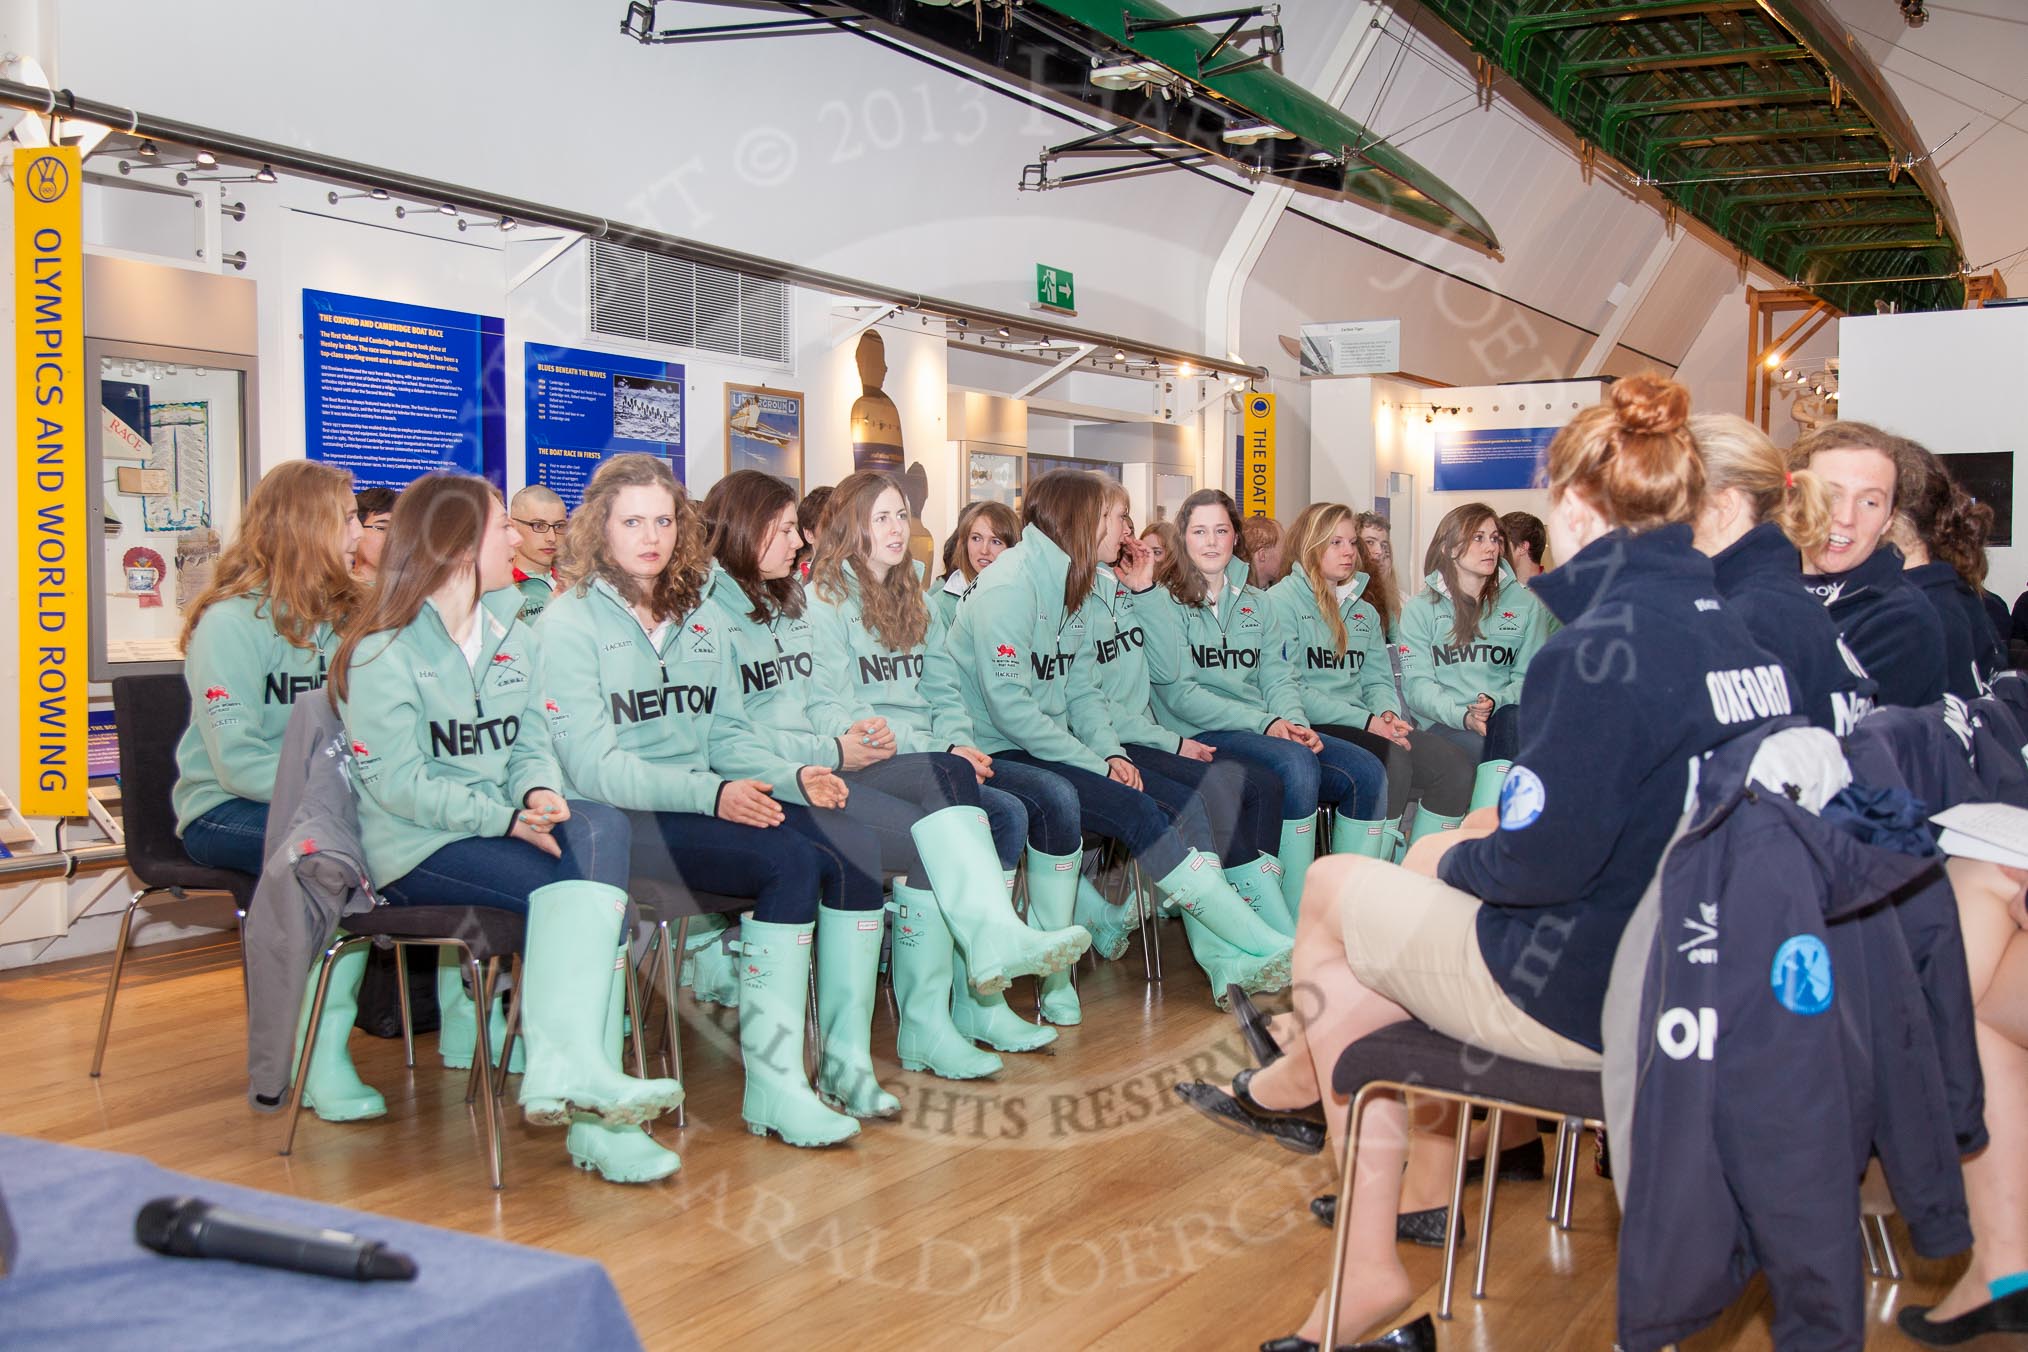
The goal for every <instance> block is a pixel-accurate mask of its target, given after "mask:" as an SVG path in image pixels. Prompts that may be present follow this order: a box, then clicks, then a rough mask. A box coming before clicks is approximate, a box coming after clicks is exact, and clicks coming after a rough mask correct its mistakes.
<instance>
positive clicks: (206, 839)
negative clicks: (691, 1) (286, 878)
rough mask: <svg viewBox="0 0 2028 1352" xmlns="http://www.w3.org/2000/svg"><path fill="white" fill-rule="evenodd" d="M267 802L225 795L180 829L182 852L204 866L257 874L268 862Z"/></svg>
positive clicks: (256, 875)
mask: <svg viewBox="0 0 2028 1352" xmlns="http://www.w3.org/2000/svg"><path fill="white" fill-rule="evenodd" d="M267 837H268V805H267V804H266V803H256V802H254V801H253V800H252V799H251V798H228V799H226V800H225V801H224V802H222V803H220V804H219V805H218V806H217V807H215V808H213V809H211V811H209V812H207V813H205V814H204V815H203V816H202V817H199V818H198V819H197V820H196V821H194V822H192V823H190V825H189V826H187V827H185V828H184V829H183V853H185V854H187V855H189V856H190V857H191V858H192V859H194V860H196V861H197V862H198V863H200V864H202V865H204V866H205V867H206V868H229V869H232V870H234V871H235V872H238V873H251V874H253V875H254V876H255V877H259V876H260V871H261V865H262V864H263V863H265V862H267V857H268V849H267Z"/></svg>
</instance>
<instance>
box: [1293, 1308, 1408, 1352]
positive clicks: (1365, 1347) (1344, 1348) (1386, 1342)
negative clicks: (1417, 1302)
mask: <svg viewBox="0 0 2028 1352" xmlns="http://www.w3.org/2000/svg"><path fill="white" fill-rule="evenodd" d="M1436 1345H1437V1344H1436V1321H1435V1320H1433V1319H1431V1318H1430V1317H1429V1316H1428V1315H1423V1316H1422V1317H1421V1318H1419V1319H1414V1320H1411V1321H1409V1322H1408V1323H1406V1324H1403V1325H1402V1326H1401V1327H1400V1328H1398V1329H1389V1330H1388V1331H1387V1332H1385V1333H1383V1334H1381V1335H1380V1336H1379V1337H1378V1338H1372V1339H1368V1340H1367V1341H1366V1342H1363V1343H1340V1344H1338V1352H1436ZM1260 1352H1317V1345H1316V1344H1315V1343H1313V1342H1311V1341H1310V1340H1309V1339H1308V1338H1298V1337H1296V1336H1295V1335H1294V1334H1290V1335H1289V1336H1288V1337H1286V1338H1275V1339H1272V1340H1270V1341H1268V1342H1265V1343H1262V1344H1261V1345H1260Z"/></svg>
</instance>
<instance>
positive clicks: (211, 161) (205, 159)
mask: <svg viewBox="0 0 2028 1352" xmlns="http://www.w3.org/2000/svg"><path fill="white" fill-rule="evenodd" d="M197 167H198V168H199V169H216V168H217V167H218V156H216V155H214V154H212V153H211V152H210V151H208V150H200V151H198V152H197Z"/></svg>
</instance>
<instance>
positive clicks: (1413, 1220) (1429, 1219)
mask: <svg viewBox="0 0 2028 1352" xmlns="http://www.w3.org/2000/svg"><path fill="white" fill-rule="evenodd" d="M1336 1210H1337V1208H1336V1207H1335V1206H1334V1207H1333V1208H1332V1211H1333V1213H1334V1214H1335V1212H1336ZM1450 1217H1451V1209H1450V1208H1449V1207H1447V1206H1433V1207H1431V1208H1430V1209H1429V1210H1427V1211H1404V1212H1402V1213H1401V1214H1400V1215H1399V1216H1396V1217H1395V1218H1394V1237H1395V1238H1396V1239H1398V1240H1401V1241H1403V1242H1405V1243H1408V1244H1420V1245H1421V1246H1422V1247H1423V1248H1425V1249H1441V1248H1442V1247H1443V1246H1444V1227H1445V1224H1446V1223H1447V1222H1448V1221H1449V1220H1450ZM1464 1242H1465V1227H1464V1226H1462V1225H1460V1226H1459V1227H1458V1243H1460V1244H1462V1243H1464Z"/></svg>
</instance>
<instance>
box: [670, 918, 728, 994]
mask: <svg viewBox="0 0 2028 1352" xmlns="http://www.w3.org/2000/svg"><path fill="white" fill-rule="evenodd" d="M706 920H716V921H718V924H717V925H716V926H714V927H713V928H711V929H710V930H708V931H707V932H706V933H704V934H703V935H701V936H700V935H699V934H698V933H697V931H696V930H695V929H694V928H693V929H692V930H691V931H690V934H689V936H688V937H687V938H686V939H685V940H684V941H683V969H682V972H681V974H680V976H679V980H680V981H681V983H682V984H683V985H685V986H688V987H689V988H690V993H691V995H693V996H695V997H696V999H697V1002H698V1003H699V1004H705V1005H722V1006H724V1007H725V1008H727V1009H737V1008H739V922H738V921H737V920H735V921H734V922H733V923H732V924H729V925H728V924H726V923H725V921H724V920H723V919H722V918H721V917H718V916H699V917H698V918H697V920H696V921H693V922H692V924H693V925H695V924H702V923H703V922H704V921H706Z"/></svg>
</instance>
